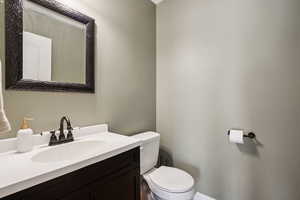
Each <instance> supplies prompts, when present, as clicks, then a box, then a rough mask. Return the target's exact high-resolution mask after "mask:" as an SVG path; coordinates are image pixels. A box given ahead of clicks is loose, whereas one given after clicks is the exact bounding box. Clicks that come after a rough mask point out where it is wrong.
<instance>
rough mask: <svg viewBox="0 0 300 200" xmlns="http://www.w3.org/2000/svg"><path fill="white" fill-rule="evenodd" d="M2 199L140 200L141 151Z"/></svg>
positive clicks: (118, 156) (100, 163)
mask: <svg viewBox="0 0 300 200" xmlns="http://www.w3.org/2000/svg"><path fill="white" fill-rule="evenodd" d="M2 200H140V150H139V148H135V149H133V150H130V151H127V152H125V153H122V154H120V155H117V156H115V157H112V158H109V159H107V160H104V161H101V162H99V163H96V164H93V165H90V166H87V167H85V168H82V169H79V170H77V171H74V172H72V173H69V174H66V175H63V176H61V177H58V178H55V179H53V180H50V181H48V182H45V183H42V184H39V185H37V186H34V187H32V188H29V189H26V190H24V191H21V192H18V193H16V194H13V195H10V196H8V197H5V198H2Z"/></svg>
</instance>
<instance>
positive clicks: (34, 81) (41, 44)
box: [5, 0, 94, 93]
mask: <svg viewBox="0 0 300 200" xmlns="http://www.w3.org/2000/svg"><path fill="white" fill-rule="evenodd" d="M5 4H6V7H5V8H6V88H7V89H21V90H40V91H71V92H92V93H93V92H94V20H93V19H92V18H90V17H88V16H85V15H83V14H81V13H79V12H77V11H75V10H73V9H71V8H69V7H67V6H65V5H63V4H61V3H58V2H56V1H54V0H22V1H20V0H10V1H5Z"/></svg>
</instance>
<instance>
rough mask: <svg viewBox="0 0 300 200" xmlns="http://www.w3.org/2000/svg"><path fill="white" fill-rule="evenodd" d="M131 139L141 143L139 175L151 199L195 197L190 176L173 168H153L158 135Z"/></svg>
mask: <svg viewBox="0 0 300 200" xmlns="http://www.w3.org/2000/svg"><path fill="white" fill-rule="evenodd" d="M132 137H134V138H135V139H139V140H141V141H142V145H141V150H140V162H141V163H140V167H141V175H142V176H143V178H144V180H145V181H146V182H147V184H148V186H149V188H150V190H151V195H152V198H153V199H155V200H192V199H193V197H194V195H195V190H194V184H195V183H194V179H193V177H192V176H191V175H190V174H188V173H187V172H185V171H183V170H180V169H177V168H173V167H166V166H161V167H159V168H155V165H156V163H157V160H158V153H159V142H160V135H159V134H158V133H155V132H145V133H141V134H137V135H134V136H132Z"/></svg>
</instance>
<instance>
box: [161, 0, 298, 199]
mask: <svg viewBox="0 0 300 200" xmlns="http://www.w3.org/2000/svg"><path fill="white" fill-rule="evenodd" d="M299 19H300V1H298V0H275V1H274V0H265V1H261V0H251V1H249V0H228V1H219V0H184V1H182V0H165V1H164V2H163V3H162V4H160V5H159V6H158V9H157V33H158V34H157V47H158V48H157V129H158V131H159V132H161V134H162V145H163V146H164V147H165V148H167V149H169V150H171V151H172V154H173V156H174V159H175V163H176V165H177V166H179V167H182V168H183V169H186V170H187V171H189V172H190V173H192V174H193V176H194V177H196V180H197V189H198V190H199V191H201V192H203V193H206V194H209V195H211V196H213V197H216V198H217V199H218V200H284V199H286V200H299V199H300V190H299V189H300V156H299V154H300V145H299V141H300V134H299V130H300V78H299V76H300V20H299ZM231 127H237V128H245V129H248V130H253V131H255V132H256V133H257V136H258V139H259V141H260V143H261V144H259V145H255V144H251V143H250V142H249V143H247V144H246V145H241V146H237V145H234V144H229V142H228V140H227V137H226V136H225V135H226V131H227V129H229V128H231Z"/></svg>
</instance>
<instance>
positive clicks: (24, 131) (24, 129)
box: [17, 118, 33, 153]
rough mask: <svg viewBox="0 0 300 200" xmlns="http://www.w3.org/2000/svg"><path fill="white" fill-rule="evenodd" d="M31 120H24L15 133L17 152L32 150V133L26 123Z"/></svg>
mask: <svg viewBox="0 0 300 200" xmlns="http://www.w3.org/2000/svg"><path fill="white" fill-rule="evenodd" d="M29 120H33V119H30V118H24V119H23V122H22V125H21V129H20V130H19V131H18V133H17V152H19V153H25V152H28V151H31V150H32V148H33V131H32V129H31V128H30V127H29V125H28V121H29Z"/></svg>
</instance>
